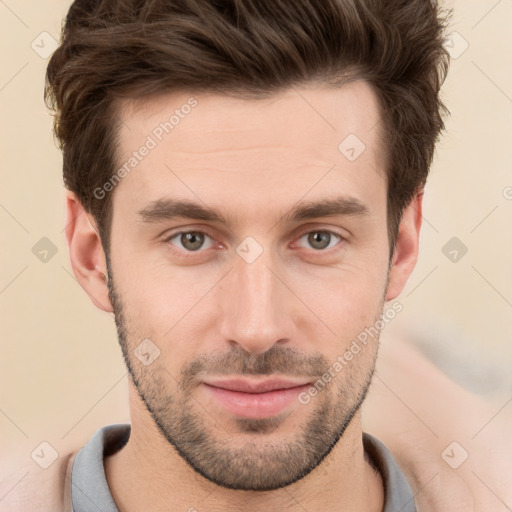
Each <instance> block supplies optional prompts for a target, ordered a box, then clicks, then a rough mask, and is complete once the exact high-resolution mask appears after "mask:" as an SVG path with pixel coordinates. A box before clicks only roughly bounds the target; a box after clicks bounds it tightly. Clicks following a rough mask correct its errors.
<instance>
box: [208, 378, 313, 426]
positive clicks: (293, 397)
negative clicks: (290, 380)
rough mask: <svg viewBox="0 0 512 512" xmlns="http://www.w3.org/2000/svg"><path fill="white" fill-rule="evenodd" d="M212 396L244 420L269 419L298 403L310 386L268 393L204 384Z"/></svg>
mask: <svg viewBox="0 0 512 512" xmlns="http://www.w3.org/2000/svg"><path fill="white" fill-rule="evenodd" d="M204 387H205V388H206V390H207V391H208V392H209V393H210V395H211V396H212V397H213V398H214V399H215V400H216V401H217V402H218V403H219V404H220V405H222V406H223V407H224V409H226V410H227V411H229V412H230V413H232V414H234V415H235V416H243V417H244V418H269V417H272V416H276V415H277V414H279V413H281V412H283V411H284V410H285V409H286V408H287V407H288V406H289V405H290V404H292V403H294V402H295V403H298V398H297V397H298V395H299V394H300V393H301V392H303V391H305V390H306V389H308V388H309V387H310V384H305V385H304V386H297V387H295V388H288V389H276V390H275V391H267V392H266V393H244V392H242V391H230V390H228V389H223V388H216V387H215V386H210V385H208V384H204Z"/></svg>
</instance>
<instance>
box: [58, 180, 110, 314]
mask: <svg viewBox="0 0 512 512" xmlns="http://www.w3.org/2000/svg"><path fill="white" fill-rule="evenodd" d="M65 229H66V240H67V243H68V248H69V256H70V259H71V267H72V268H73V272H74V274H75V277H76V278H77V280H78V282H79V283H80V285H81V286H82V288H83V289H84V290H85V291H86V293H87V294H88V295H89V297H90V298H91V300H92V301H93V303H94V305H95V306H96V307H98V308H99V309H102V310H103V311H106V312H108V313H110V312H112V311H113V310H114V309H113V308H112V304H111V303H110V299H109V297H108V287H107V262H106V258H105V253H104V252H103V246H102V244H101V239H100V236H99V232H98V229H97V227H96V223H95V221H94V218H93V217H92V215H90V214H89V213H87V212H86V211H85V209H84V207H83V206H82V204H81V203H80V201H79V199H78V198H77V197H76V195H75V194H74V193H73V192H71V191H70V190H68V191H67V193H66V228H65Z"/></svg>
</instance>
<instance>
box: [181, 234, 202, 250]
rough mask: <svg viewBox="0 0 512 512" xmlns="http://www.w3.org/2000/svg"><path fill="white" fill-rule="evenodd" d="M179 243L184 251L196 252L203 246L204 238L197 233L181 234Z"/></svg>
mask: <svg viewBox="0 0 512 512" xmlns="http://www.w3.org/2000/svg"><path fill="white" fill-rule="evenodd" d="M180 241H181V243H182V244H183V247H185V248H186V249H188V250H190V251H196V250H197V249H200V248H201V246H202V245H203V242H204V236H203V235H202V234H201V233H197V232H190V233H182V235H181V237H180Z"/></svg>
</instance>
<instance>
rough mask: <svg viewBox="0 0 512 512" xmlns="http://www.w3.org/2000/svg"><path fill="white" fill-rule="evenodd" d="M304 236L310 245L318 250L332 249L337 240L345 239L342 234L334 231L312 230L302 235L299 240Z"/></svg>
mask: <svg viewBox="0 0 512 512" xmlns="http://www.w3.org/2000/svg"><path fill="white" fill-rule="evenodd" d="M304 238H305V239H306V241H307V243H308V244H310V247H312V248H313V249H315V250H317V251H322V250H324V249H330V248H331V247H334V246H335V245H336V242H337V241H341V240H343V238H342V237H341V236H340V235H338V234H336V233H333V232H332V231H310V232H309V233H306V234H305V235H302V236H301V237H300V238H299V241H300V240H302V239H304ZM332 242H334V243H332Z"/></svg>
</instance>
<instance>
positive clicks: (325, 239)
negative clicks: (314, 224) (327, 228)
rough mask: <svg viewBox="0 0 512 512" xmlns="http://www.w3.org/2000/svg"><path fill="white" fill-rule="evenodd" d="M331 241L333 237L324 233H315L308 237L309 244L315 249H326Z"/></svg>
mask: <svg viewBox="0 0 512 512" xmlns="http://www.w3.org/2000/svg"><path fill="white" fill-rule="evenodd" d="M330 240H331V235H330V234H329V233H325V232H322V231H315V232H314V233H310V234H309V235H308V243H310V244H311V246H312V247H313V248H315V249H325V248H326V247H327V246H328V245H329V242H330Z"/></svg>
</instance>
